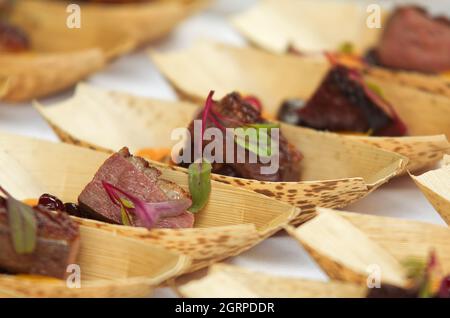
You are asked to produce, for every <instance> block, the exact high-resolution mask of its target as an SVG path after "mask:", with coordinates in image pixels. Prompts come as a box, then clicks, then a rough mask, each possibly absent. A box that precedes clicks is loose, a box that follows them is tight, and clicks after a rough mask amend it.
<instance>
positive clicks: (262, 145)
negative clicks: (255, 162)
mask: <svg viewBox="0 0 450 318" xmlns="http://www.w3.org/2000/svg"><path fill="white" fill-rule="evenodd" d="M278 127H279V125H278V124H272V123H257V124H251V125H248V126H246V127H243V128H242V130H237V129H235V130H234V131H235V142H236V144H238V145H239V146H241V147H243V148H245V149H247V150H248V151H250V152H252V153H254V154H256V155H258V156H260V157H270V156H272V155H273V154H272V144H273V145H274V146H275V147H273V148H274V149H278V146H277V144H276V141H275V140H272V137H271V135H270V129H272V128H278ZM249 128H250V129H255V131H256V136H249V137H250V138H247V134H245V131H246V130H247V129H249ZM239 131H240V132H243V134H240V133H239ZM252 137H256V138H252Z"/></svg>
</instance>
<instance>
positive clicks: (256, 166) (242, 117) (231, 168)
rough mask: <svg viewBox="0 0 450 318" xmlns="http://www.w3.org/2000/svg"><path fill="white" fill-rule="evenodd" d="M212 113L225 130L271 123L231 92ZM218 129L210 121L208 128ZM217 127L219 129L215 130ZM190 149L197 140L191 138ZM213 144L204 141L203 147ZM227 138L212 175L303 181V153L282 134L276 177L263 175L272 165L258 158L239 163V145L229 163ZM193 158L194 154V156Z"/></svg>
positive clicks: (213, 107)
mask: <svg viewBox="0 0 450 318" xmlns="http://www.w3.org/2000/svg"><path fill="white" fill-rule="evenodd" d="M212 110H213V112H214V114H216V115H217V116H215V115H213V116H215V117H216V120H217V121H218V122H220V124H221V125H222V127H224V128H243V127H244V126H246V125H251V124H258V123H259V124H262V123H268V122H267V121H266V120H264V119H263V118H262V117H261V111H260V110H259V109H258V108H256V107H254V106H252V105H251V104H250V103H248V102H246V101H245V100H244V99H243V98H242V97H241V96H240V95H239V94H238V93H231V94H228V95H227V96H225V97H224V98H223V99H222V100H221V101H219V102H216V101H215V102H214V104H213V106H212ZM202 115H203V111H202V112H201V113H200V114H198V116H197V117H196V118H195V119H201V118H202ZM209 127H216V124H215V123H214V122H212V121H211V120H207V124H206V128H209ZM216 128H218V127H216ZM189 131H190V133H191V136H194V137H195V134H194V122H191V124H190V125H189ZM191 139H192V140H191V143H192V144H191V149H194V138H191ZM210 142H212V141H208V140H204V141H203V147H206V146H207V145H208V144H209V143H210ZM225 143H226V139H225V138H224V140H223V160H222V161H223V162H224V163H213V164H212V167H213V170H212V172H213V173H219V174H224V175H228V176H233V177H239V178H246V179H255V180H261V181H298V180H299V179H300V161H301V160H302V158H303V156H302V154H301V153H300V152H299V151H298V150H297V149H295V147H294V146H292V145H291V144H289V143H288V141H287V140H286V138H285V137H284V136H283V135H282V133H281V132H280V134H279V149H278V153H279V169H278V171H277V172H275V173H273V174H264V173H261V168H262V167H264V166H269V165H270V164H266V163H262V162H261V161H260V160H259V158H258V161H257V162H256V163H248V160H247V161H246V163H238V162H237V146H236V145H235V149H234V160H233V163H228V162H226V160H225V159H226V153H227V147H226V145H225ZM245 154H246V158H247V159H248V150H247V149H245ZM191 157H192V154H191Z"/></svg>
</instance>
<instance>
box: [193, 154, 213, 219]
mask: <svg viewBox="0 0 450 318" xmlns="http://www.w3.org/2000/svg"><path fill="white" fill-rule="evenodd" d="M201 160H202V163H197V162H194V163H191V164H190V165H189V169H188V174H189V191H190V193H191V196H192V205H191V207H190V208H189V211H190V212H192V213H196V212H198V211H200V210H202V209H203V208H204V207H205V205H206V203H208V199H209V195H210V193H211V169H212V166H211V164H210V163H209V162H207V161H205V160H204V159H201Z"/></svg>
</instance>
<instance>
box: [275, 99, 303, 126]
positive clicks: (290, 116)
mask: <svg viewBox="0 0 450 318" xmlns="http://www.w3.org/2000/svg"><path fill="white" fill-rule="evenodd" d="M304 105H305V101H304V100H301V99H288V100H286V101H284V102H283V104H282V105H281V107H280V110H279V111H278V116H277V117H278V119H279V120H280V121H282V122H285V123H288V124H291V125H298V124H299V122H300V113H299V110H300V109H301V108H302V107H303V106H304Z"/></svg>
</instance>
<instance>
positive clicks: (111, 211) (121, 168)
mask: <svg viewBox="0 0 450 318" xmlns="http://www.w3.org/2000/svg"><path fill="white" fill-rule="evenodd" d="M160 175H161V171H159V170H158V169H156V168H155V167H152V166H150V165H149V163H148V162H147V161H146V160H144V159H143V158H140V157H136V156H132V155H131V154H130V152H129V151H128V148H122V149H121V150H120V151H119V152H117V153H115V154H113V155H112V156H111V157H109V158H108V159H107V160H106V161H105V162H104V163H103V165H102V166H101V167H100V169H99V170H98V171H97V173H96V174H95V176H94V179H93V180H92V181H91V182H90V183H89V184H88V185H87V186H86V187H85V188H84V190H83V191H82V192H81V194H80V196H79V197H78V203H79V207H78V208H79V209H80V210H81V211H82V212H83V213H84V214H86V215H89V216H90V217H91V218H93V219H96V220H100V221H105V222H109V223H115V224H122V219H121V211H120V207H119V206H118V205H116V204H114V202H113V201H111V199H110V197H109V195H108V193H107V192H106V190H105V189H104V187H103V184H102V182H108V183H110V184H112V185H114V186H116V187H118V188H120V189H123V190H124V191H126V192H127V193H129V194H131V195H133V196H135V197H137V198H139V199H140V200H143V201H144V202H148V203H153V202H164V201H168V200H177V199H181V198H188V197H189V194H188V193H187V192H186V191H184V190H183V189H182V188H181V187H180V186H178V185H177V184H175V183H173V182H170V181H167V180H164V179H162V178H160ZM193 224H194V216H193V214H192V213H190V212H187V211H184V212H183V213H181V214H180V215H178V216H173V217H167V218H162V219H161V220H159V222H158V223H157V225H156V227H158V228H188V227H192V226H193ZM131 225H133V226H141V224H140V222H139V220H138V219H137V218H132V220H131Z"/></svg>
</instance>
